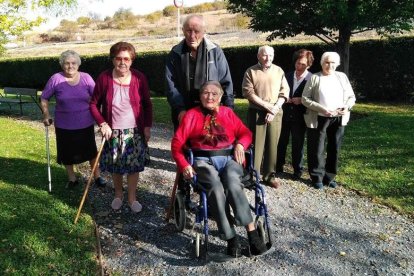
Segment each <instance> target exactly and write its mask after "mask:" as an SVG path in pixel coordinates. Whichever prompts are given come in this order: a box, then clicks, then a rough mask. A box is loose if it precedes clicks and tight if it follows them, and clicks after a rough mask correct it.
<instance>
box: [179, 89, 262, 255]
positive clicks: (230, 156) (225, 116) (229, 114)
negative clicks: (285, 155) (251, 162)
mask: <svg viewBox="0 0 414 276" xmlns="http://www.w3.org/2000/svg"><path fill="white" fill-rule="evenodd" d="M222 95H223V89H222V87H221V85H220V83H219V82H216V81H208V82H206V83H205V84H204V85H203V86H202V87H201V89H200V101H201V106H199V107H195V108H192V109H190V110H188V111H187V112H186V114H185V115H184V117H183V119H182V121H181V123H180V126H179V127H178V129H177V131H176V133H175V135H174V138H173V140H172V142H171V151H172V155H173V158H174V160H175V161H176V163H177V166H178V170H179V172H181V173H182V174H183V177H184V178H185V179H192V178H193V176H194V175H196V176H197V183H198V184H200V185H201V187H203V189H205V191H206V192H207V197H208V205H209V211H210V214H211V215H212V216H213V218H214V219H215V220H216V222H217V226H218V231H219V234H220V238H221V239H223V240H226V241H227V254H228V255H230V256H234V257H237V256H238V255H240V245H239V241H238V238H237V235H236V232H235V229H234V225H233V221H234V222H235V223H236V224H237V225H242V226H245V227H246V230H247V235H248V240H249V245H250V252H251V253H252V254H253V255H260V254H263V253H264V252H265V251H267V247H266V245H265V244H264V242H263V241H262V239H261V238H260V236H259V234H258V231H257V230H256V229H255V225H254V223H253V217H252V214H251V210H250V206H249V202H248V200H247V197H246V194H245V193H244V191H243V184H242V183H241V177H242V176H243V167H242V164H243V163H244V161H245V149H247V148H248V147H249V145H250V144H251V142H252V133H251V132H250V130H249V129H248V128H247V127H246V126H245V125H244V124H243V122H242V121H241V120H240V119H239V118H238V117H237V115H236V114H235V113H234V112H233V110H232V109H230V108H228V107H225V106H220V102H221V97H222ZM188 146H189V147H190V148H191V150H192V151H193V153H194V163H193V166H191V165H190V164H189V162H188V161H187V158H186V156H185V149H186V148H188ZM228 204H230V206H231V208H232V210H233V213H234V219H233V218H232V217H230V214H228V212H226V210H227V211H228V209H229V208H228V206H227V205H228Z"/></svg>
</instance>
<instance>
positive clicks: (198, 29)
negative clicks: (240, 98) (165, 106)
mask: <svg viewBox="0 0 414 276" xmlns="http://www.w3.org/2000/svg"><path fill="white" fill-rule="evenodd" d="M183 34H184V39H183V40H182V41H181V42H180V43H178V44H177V45H175V46H174V47H173V48H172V49H171V51H170V53H169V55H168V57H167V62H166V67H165V78H166V80H167V91H166V95H167V99H168V102H169V104H170V106H171V112H172V121H173V124H174V129H176V128H177V126H178V124H179V122H180V121H181V118H182V117H183V116H184V114H185V112H186V110H188V109H190V108H192V107H194V106H197V105H199V104H200V101H199V89H200V88H201V86H202V85H203V84H204V83H205V82H206V81H211V80H214V81H218V82H220V84H221V86H222V87H223V90H224V95H223V97H222V104H223V105H225V106H228V107H231V108H233V107H234V96H233V82H232V80H231V75H230V69H229V65H228V64H227V60H226V57H225V56H224V53H223V51H222V49H221V48H220V47H219V46H218V45H216V44H214V43H213V42H211V41H210V40H209V39H207V38H206V37H204V34H205V22H204V19H203V17H202V16H200V15H190V16H188V17H187V18H186V19H185V21H184V23H183Z"/></svg>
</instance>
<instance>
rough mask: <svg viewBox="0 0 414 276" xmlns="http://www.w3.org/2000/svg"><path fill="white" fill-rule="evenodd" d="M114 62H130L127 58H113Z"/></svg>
mask: <svg viewBox="0 0 414 276" xmlns="http://www.w3.org/2000/svg"><path fill="white" fill-rule="evenodd" d="M115 60H116V61H118V62H121V61H124V62H130V61H131V59H130V58H129V57H115Z"/></svg>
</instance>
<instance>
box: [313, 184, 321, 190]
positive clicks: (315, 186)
mask: <svg viewBox="0 0 414 276" xmlns="http://www.w3.org/2000/svg"><path fill="white" fill-rule="evenodd" d="M313 187H314V188H315V189H317V190H322V189H323V183H322V182H317V183H313Z"/></svg>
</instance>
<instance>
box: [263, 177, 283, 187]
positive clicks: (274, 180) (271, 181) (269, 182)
mask: <svg viewBox="0 0 414 276" xmlns="http://www.w3.org/2000/svg"><path fill="white" fill-rule="evenodd" d="M266 185H267V186H269V187H272V188H275V189H277V188H279V186H280V181H279V180H278V179H277V178H276V177H274V176H270V177H269V178H268V179H267V181H266Z"/></svg>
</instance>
